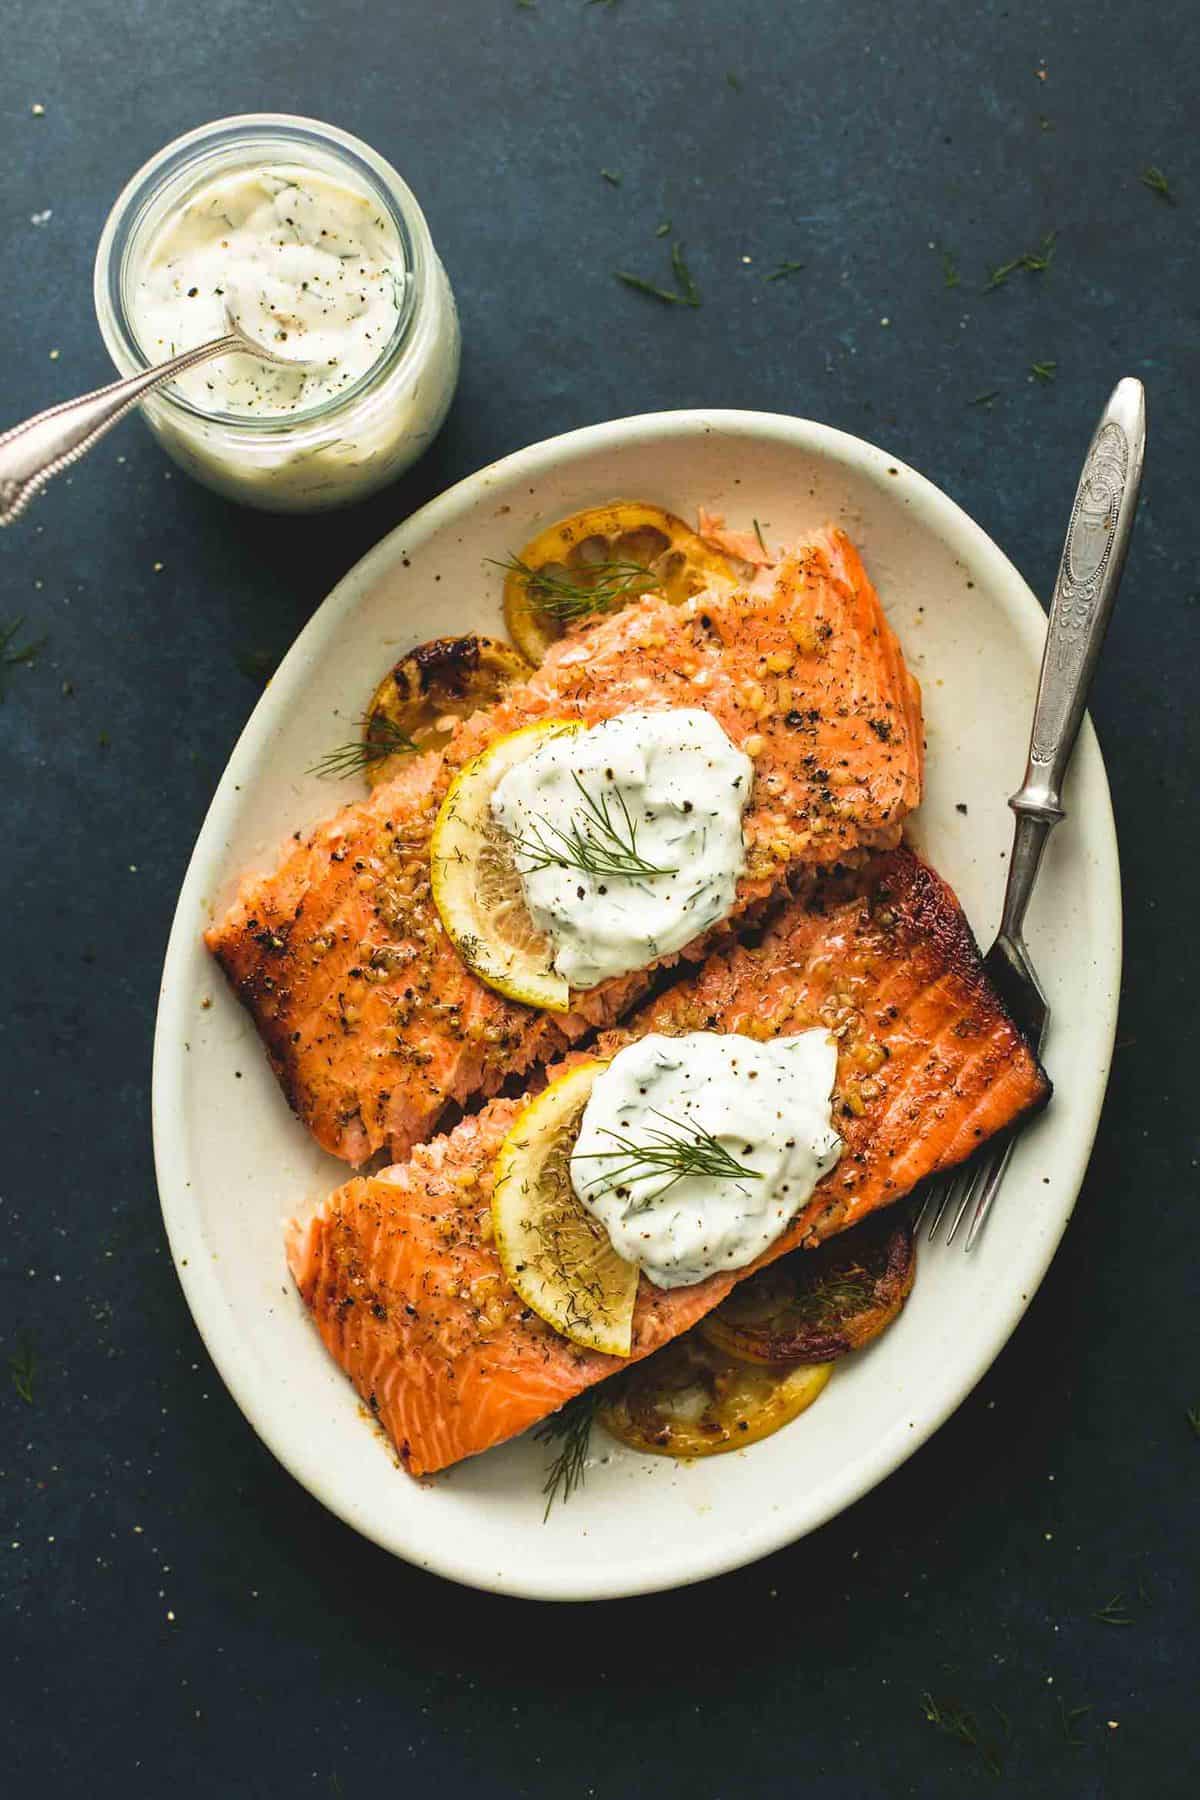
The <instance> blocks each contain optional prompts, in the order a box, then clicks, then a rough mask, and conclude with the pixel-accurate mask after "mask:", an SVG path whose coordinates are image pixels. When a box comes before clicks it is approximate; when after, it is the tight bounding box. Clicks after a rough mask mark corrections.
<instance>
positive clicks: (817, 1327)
mask: <svg viewBox="0 0 1200 1800" xmlns="http://www.w3.org/2000/svg"><path fill="white" fill-rule="evenodd" d="M916 1272H917V1260H916V1241H915V1234H914V1232H913V1227H912V1220H911V1218H908V1217H905V1218H902V1219H896V1218H894V1217H892V1216H890V1215H889V1214H888V1213H882V1214H877V1215H876V1216H875V1217H874V1218H871V1219H867V1220H866V1221H865V1222H864V1223H863V1224H861V1225H856V1226H854V1227H853V1228H852V1229H851V1230H850V1231H847V1232H846V1233H844V1234H843V1235H841V1236H839V1237H835V1238H834V1239H832V1241H831V1242H830V1243H828V1244H822V1246H821V1247H820V1249H819V1250H794V1251H793V1252H792V1253H791V1255H790V1256H785V1257H783V1258H782V1259H781V1261H779V1262H777V1263H773V1264H772V1265H771V1267H770V1268H767V1269H761V1270H760V1271H759V1273H758V1274H757V1275H752V1276H751V1277H750V1279H749V1280H748V1281H743V1282H741V1283H740V1284H739V1285H738V1286H737V1287H736V1288H734V1290H733V1292H732V1294H730V1296H729V1298H728V1299H727V1300H724V1301H722V1303H721V1305H720V1306H718V1307H717V1309H716V1311H715V1312H711V1313H709V1315H708V1317H707V1318H706V1319H703V1320H701V1323H700V1330H701V1332H702V1333H703V1335H704V1336H705V1337H706V1338H707V1339H708V1341H709V1343H710V1344H715V1345H716V1346H717V1348H718V1349H720V1350H724V1351H726V1352H727V1353H728V1354H729V1355H730V1356H735V1357H738V1358H739V1359H740V1360H741V1361H744V1362H750V1363H759V1364H765V1365H770V1364H780V1363H794V1362H798V1361H802V1362H829V1361H832V1360H833V1358H834V1357H838V1356H846V1355H848V1354H849V1352H850V1351H851V1350H859V1349H861V1348H862V1346H863V1345H864V1344H869V1343H870V1342H871V1340H872V1338H877V1337H878V1336H879V1334H880V1332H881V1331H886V1329H887V1327H888V1326H889V1325H890V1324H891V1323H892V1321H893V1319H896V1318H898V1317H899V1314H900V1311H901V1309H902V1308H903V1306H904V1302H905V1301H906V1300H907V1298H908V1296H909V1293H910V1291H911V1289H912V1284H913V1278H914V1276H915V1275H916Z"/></svg>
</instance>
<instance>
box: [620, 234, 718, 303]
mask: <svg viewBox="0 0 1200 1800" xmlns="http://www.w3.org/2000/svg"><path fill="white" fill-rule="evenodd" d="M656 235H658V234H656ZM671 273H672V275H673V276H674V277H675V286H674V288H667V287H659V286H658V285H657V284H656V283H655V282H653V281H647V280H646V279H645V277H644V276H642V275H631V274H630V273H629V271H628V270H627V269H614V270H613V274H614V275H615V276H616V278H617V280H618V281H623V282H624V283H625V286H626V287H631V288H636V289H637V291H638V293H639V294H649V295H650V296H651V298H652V299H654V300H661V301H662V302H663V303H664V305H666V306H699V305H700V290H699V288H698V287H697V286H696V283H695V281H694V280H693V279H692V272H691V270H690V269H689V268H688V265H687V259H686V258H685V256H684V254H683V245H682V244H681V243H679V242H676V243H674V244H672V245H671Z"/></svg>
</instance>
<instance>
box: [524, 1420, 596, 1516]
mask: <svg viewBox="0 0 1200 1800" xmlns="http://www.w3.org/2000/svg"><path fill="white" fill-rule="evenodd" d="M599 1404H600V1397H599V1395H598V1393H597V1392H596V1389H595V1388H594V1387H591V1388H585V1389H584V1391H583V1393H582V1394H576V1395H575V1397H574V1399H573V1400H568V1401H567V1403H566V1405H565V1406H560V1407H559V1409H558V1411H557V1412H556V1413H551V1414H550V1417H549V1418H548V1419H543V1420H542V1423H541V1424H540V1425H539V1426H538V1428H537V1430H536V1431H535V1432H534V1434H533V1439H534V1442H535V1443H536V1444H556V1445H557V1446H558V1448H557V1449H556V1451H555V1453H554V1458H553V1461H552V1462H551V1463H550V1466H549V1468H548V1469H547V1471H546V1480H545V1483H544V1485H543V1487H542V1492H543V1494H545V1496H546V1510H545V1512H544V1513H543V1514H542V1523H543V1524H545V1522H546V1520H547V1519H548V1518H549V1517H550V1508H551V1507H552V1506H553V1505H554V1502H555V1501H556V1500H560V1499H561V1500H563V1501H567V1500H569V1499H570V1498H571V1495H572V1494H573V1493H574V1492H575V1490H576V1488H578V1487H582V1486H583V1482H584V1477H585V1476H586V1474H587V1453H588V1446H589V1444H590V1443H591V1437H592V1426H593V1425H594V1424H595V1421H596V1410H597V1407H598V1406H599Z"/></svg>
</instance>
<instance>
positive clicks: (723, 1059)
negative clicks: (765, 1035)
mask: <svg viewBox="0 0 1200 1800" xmlns="http://www.w3.org/2000/svg"><path fill="white" fill-rule="evenodd" d="M836 1069H837V1046H836V1044H835V1043H834V1042H833V1039H832V1038H831V1037H830V1036H829V1034H828V1033H827V1032H825V1031H823V1030H815V1031H802V1032H800V1033H798V1034H797V1035H796V1036H794V1037H782V1038H775V1039H774V1040H773V1041H771V1042H770V1043H765V1044H760V1043H758V1042H757V1040H756V1039H754V1038H748V1037H740V1036H738V1035H737V1034H735V1033H726V1034H722V1033H719V1032H711V1031H695V1032H689V1033H688V1034H687V1035H685V1036H683V1037H663V1036H661V1035H659V1034H657V1033H655V1034H652V1035H651V1036H649V1037H645V1038H641V1039H639V1040H638V1041H637V1042H636V1043H633V1044H629V1045H627V1046H626V1048H625V1049H623V1050H620V1051H618V1052H617V1054H616V1056H615V1057H614V1058H613V1060H612V1062H611V1063H610V1064H609V1065H608V1067H607V1068H606V1069H604V1070H602V1071H601V1073H600V1074H599V1075H597V1077H596V1080H595V1083H594V1085H593V1087H592V1092H591V1095H590V1097H589V1099H588V1103H587V1106H586V1107H585V1108H584V1113H583V1118H582V1121H581V1124H580V1129H579V1136H578V1139H577V1140H576V1143H575V1147H574V1149H573V1150H572V1152H571V1164H570V1168H571V1185H572V1187H573V1188H574V1190H575V1193H576V1195H577V1196H578V1198H579V1199H580V1201H581V1202H582V1204H583V1205H584V1206H585V1207H586V1208H587V1210H588V1211H589V1212H590V1213H591V1214H592V1215H593V1216H594V1217H595V1218H597V1219H598V1220H599V1221H600V1223H601V1224H602V1225H603V1226H604V1228H605V1230H606V1231H607V1232H608V1235H609V1238H610V1240H611V1242H612V1245H613V1248H614V1249H615V1250H616V1251H617V1253H618V1255H620V1256H623V1257H624V1258H625V1260H626V1261H627V1262H631V1263H636V1265H637V1266H638V1268H640V1269H641V1270H642V1272H643V1274H645V1275H646V1277H647V1278H648V1280H650V1281H652V1282H653V1283H654V1285H655V1286H656V1287H660V1288H675V1287H687V1286H690V1285H691V1284H692V1283H693V1282H697V1281H703V1280H704V1278H705V1277H706V1276H708V1275H713V1274H716V1273H718V1272H719V1271H722V1270H730V1269H744V1268H745V1267H746V1266H747V1264H748V1263H752V1262H753V1261H754V1259H755V1257H757V1256H761V1255H762V1253H763V1251H764V1250H767V1249H769V1248H770V1246H771V1245H772V1244H773V1243H774V1242H775V1240H776V1239H777V1238H778V1237H780V1236H781V1235H782V1234H783V1232H785V1231H786V1230H787V1228H788V1226H789V1225H790V1224H791V1223H792V1220H793V1219H794V1218H795V1217H796V1215H797V1214H798V1213H799V1211H800V1209H801V1208H802V1207H803V1206H804V1205H805V1203H806V1202H807V1201H808V1199H809V1198H810V1196H811V1194H812V1191H813V1189H814V1188H815V1187H816V1185H817V1182H818V1181H819V1180H820V1179H821V1177H822V1176H823V1175H825V1174H826V1173H828V1171H829V1170H830V1169H832V1168H833V1166H834V1164H835V1163H836V1162H837V1160H838V1157H839V1156H840V1155H841V1152H842V1142H841V1139H840V1138H839V1136H838V1134H837V1132H836V1131H835V1130H834V1128H833V1115H832V1111H831V1107H830V1099H831V1094H832V1089H833V1082H834V1075H835V1072H836ZM680 1145H682V1146H684V1150H683V1152H682V1153H681V1152H680V1150H679V1146H680ZM639 1147H641V1148H642V1149H643V1150H647V1149H648V1150H649V1153H650V1158H652V1159H654V1160H649V1159H647V1157H646V1156H645V1155H639V1153H638V1152H639ZM700 1163H703V1164H704V1165H705V1167H703V1168H701V1167H699V1166H698V1165H699V1164H700ZM688 1171H690V1172H688Z"/></svg>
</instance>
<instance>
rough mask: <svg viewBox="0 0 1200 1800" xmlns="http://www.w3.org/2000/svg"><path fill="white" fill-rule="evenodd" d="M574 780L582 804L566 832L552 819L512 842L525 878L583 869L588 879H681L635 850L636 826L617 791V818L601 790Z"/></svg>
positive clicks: (675, 872)
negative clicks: (542, 871) (541, 871)
mask: <svg viewBox="0 0 1200 1800" xmlns="http://www.w3.org/2000/svg"><path fill="white" fill-rule="evenodd" d="M571 779H572V780H573V781H574V783H575V786H576V788H577V789H578V790H579V796H580V799H581V800H582V802H583V805H582V807H581V809H580V811H579V812H577V813H576V814H575V815H574V817H573V818H572V821H571V825H570V827H569V829H568V830H566V831H560V830H559V828H558V826H557V825H551V824H550V822H549V820H548V819H542V820H541V822H540V823H539V824H537V825H535V826H534V827H533V829H532V831H530V832H529V833H528V834H527V835H525V836H524V837H514V838H513V840H512V845H513V850H514V851H515V852H516V854H517V855H518V856H520V857H521V858H522V859H523V861H524V864H525V867H524V869H523V870H522V873H523V874H532V873H533V872H534V870H536V869H550V868H555V869H579V870H580V871H581V872H582V873H583V874H585V875H630V876H634V875H677V874H678V873H679V870H678V869H677V868H674V867H670V868H666V867H663V866H662V865H660V864H659V863H652V862H647V860H646V858H645V857H644V856H642V855H641V853H640V852H639V850H638V847H637V826H636V824H635V823H634V820H633V815H632V814H631V812H630V810H629V807H628V806H627V804H626V801H625V796H624V794H623V793H622V792H621V790H620V789H619V788H618V789H617V790H616V803H617V806H618V807H619V808H620V810H621V817H620V819H618V818H617V816H616V814H615V812H614V810H613V806H612V802H611V801H610V800H609V797H608V795H607V794H605V793H604V792H603V791H601V793H600V794H599V795H596V794H593V793H590V792H589V791H588V789H587V787H586V786H585V784H584V782H583V780H582V779H581V777H580V776H579V775H578V774H577V773H574V772H573V773H572V777H571Z"/></svg>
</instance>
